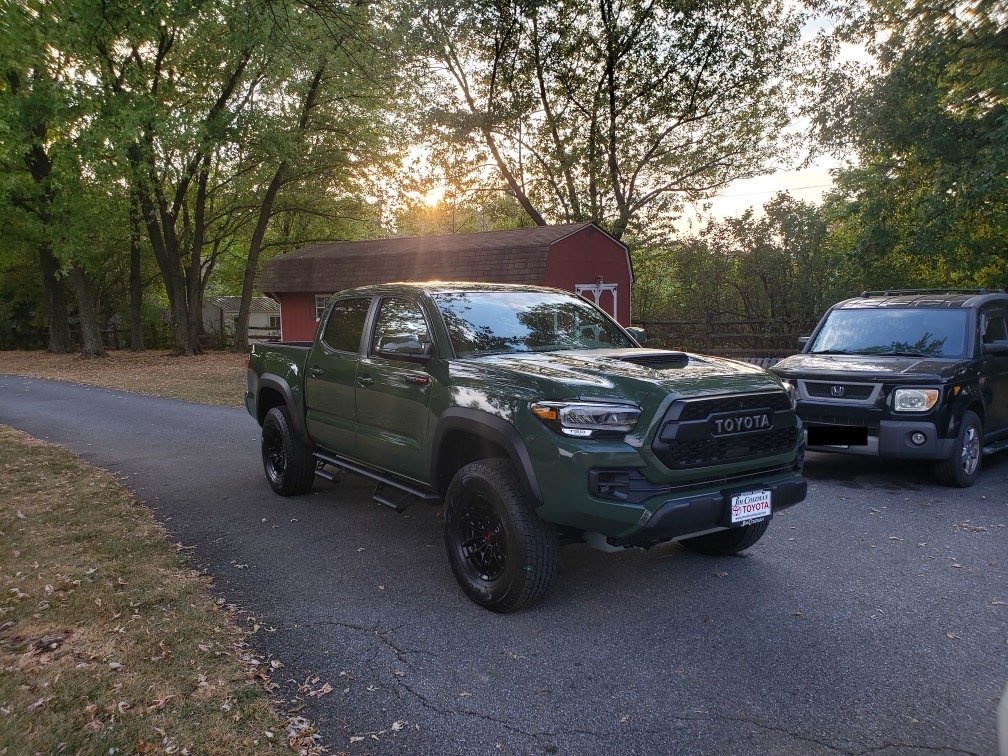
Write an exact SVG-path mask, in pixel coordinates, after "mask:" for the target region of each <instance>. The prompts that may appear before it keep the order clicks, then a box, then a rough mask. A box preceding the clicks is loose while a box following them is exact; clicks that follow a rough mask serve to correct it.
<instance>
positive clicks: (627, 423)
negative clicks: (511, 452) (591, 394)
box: [530, 402, 641, 438]
mask: <svg viewBox="0 0 1008 756" xmlns="http://www.w3.org/2000/svg"><path fill="white" fill-rule="evenodd" d="M530 409H531V410H532V414H533V415H535V416H536V417H538V418H539V419H540V420H542V421H543V422H544V423H546V425H548V426H550V427H551V428H552V429H553V430H555V431H558V432H559V433H563V434H564V435H565V436H574V437H575V438H592V437H594V436H597V435H607V434H609V433H611V434H614V435H616V434H623V433H629V432H630V431H631V430H632V429H633V427H634V426H635V425H636V424H637V421H638V420H639V419H640V414H641V411H640V408H639V407H635V406H634V405H632V404H604V403H601V402H536V403H534V404H532V405H531V407H530Z"/></svg>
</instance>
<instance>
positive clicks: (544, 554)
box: [444, 459, 557, 613]
mask: <svg viewBox="0 0 1008 756" xmlns="http://www.w3.org/2000/svg"><path fill="white" fill-rule="evenodd" d="M444 519H445V525H444V527H445V531H444V532H445V550H446V551H447V553H448V562H449V563H450V564H451V568H452V572H453V573H454V574H455V579H456V580H457V581H458V584H459V586H461V588H462V590H463V591H465V593H466V595H467V596H468V597H469V598H470V599H472V600H473V601H474V602H476V603H477V604H479V605H480V606H483V607H485V608H487V609H490V610H491V611H494V612H501V613H505V612H514V611H517V610H518V609H521V608H522V607H525V606H528V605H529V604H531V603H532V602H534V601H536V600H537V599H539V598H541V597H542V595H543V594H545V593H546V590H547V589H548V588H549V585H550V583H551V582H552V580H553V575H554V573H555V572H556V549H557V538H556V532H555V530H554V528H553V526H551V525H549V524H548V523H546V522H543V521H542V520H540V519H539V517H538V516H537V515H536V513H535V509H534V507H533V505H532V502H531V501H530V496H529V494H528V493H527V491H526V490H525V487H524V486H523V485H522V483H521V481H520V480H519V478H518V475H517V473H516V472H515V468H514V465H512V463H511V461H510V460H507V459H482V460H477V461H476V462H470V463H469V464H467V465H466V466H465V467H463V468H462V469H461V470H459V471H458V472H457V473H455V477H454V478H452V482H451V484H450V485H449V486H448V491H447V493H446V494H445V514H444Z"/></svg>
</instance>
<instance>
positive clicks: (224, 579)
mask: <svg viewBox="0 0 1008 756" xmlns="http://www.w3.org/2000/svg"><path fill="white" fill-rule="evenodd" d="M0 422H2V423H5V424H8V425H12V426H14V427H18V428H22V429H24V430H26V431H28V432H29V433H31V434H33V435H35V436H37V437H39V438H43V439H47V440H49V441H52V442H55V443H58V444H62V445H64V446H67V447H69V448H70V449H72V450H74V451H76V452H77V453H79V454H80V455H81V456H82V457H83V458H84V459H85V460H87V461H88V462H91V463H93V464H97V465H100V466H102V467H105V468H108V469H110V470H112V471H114V472H115V473H117V474H118V476H119V477H120V479H121V480H122V481H123V482H124V484H125V485H127V486H128V487H129V488H131V489H132V490H133V491H135V492H136V494H137V496H138V497H139V498H140V499H141V500H143V501H145V502H146V503H147V504H148V505H150V506H151V507H152V508H153V509H154V511H155V513H156V514H157V516H158V517H159V519H161V521H162V522H164V523H165V524H166V526H167V527H168V529H169V531H170V532H171V534H172V538H173V539H174V540H177V541H180V542H181V543H182V544H184V545H185V546H187V547H192V548H191V549H189V550H187V553H188V554H189V555H190V557H191V558H192V560H193V561H194V562H195V563H196V564H197V565H198V566H200V567H202V568H204V569H205V570H206V571H207V572H208V573H209V574H210V575H211V576H212V577H213V578H214V581H215V595H216V596H219V597H221V598H222V599H223V600H224V601H225V602H227V603H233V604H236V605H237V606H239V607H241V609H242V610H243V612H244V614H240V615H239V617H240V618H242V617H243V618H244V619H243V624H244V625H245V626H246V627H248V628H249V629H253V628H255V627H256V625H258V628H259V629H258V630H257V631H256V632H254V633H253V635H252V638H251V643H252V646H253V648H254V649H255V650H256V651H257V652H258V654H259V655H261V656H262V657H263V658H269V659H275V660H277V661H279V662H281V663H282V664H283V666H282V667H281V668H279V669H277V670H275V671H274V672H273V673H272V677H273V679H274V681H275V682H277V683H279V684H280V688H279V690H278V691H277V695H279V696H281V697H282V698H283V699H284V701H285V706H286V707H288V708H292V709H298V707H301V706H303V709H301V710H300V713H301V714H302V715H304V716H308V717H309V718H311V719H313V720H314V721H315V722H316V724H317V725H318V727H319V729H320V731H321V733H322V735H323V737H324V739H325V741H326V742H327V743H328V744H329V745H330V747H331V748H332V749H333V751H334V752H346V753H354V754H357V753H361V754H364V753H374V754H386V753H387V754H392V753H396V754H399V753H417V754H427V753H439V754H455V753H457V754H540V753H545V754H553V753H560V754H612V753H641V754H644V753H648V754H650V753H690V754H759V753H767V754H803V755H805V754H869V753H871V754H913V753H920V754H964V753H965V754H991V753H995V752H996V750H997V744H996V730H995V722H994V717H995V712H996V707H997V700H998V698H999V697H1000V695H1001V691H1002V689H1003V688H1004V685H1005V682H1006V680H1008V495H1006V491H1008V455H1001V456H1000V457H994V458H987V459H986V460H985V468H986V469H985V471H984V473H983V475H982V477H981V480H980V482H979V483H978V484H977V485H976V486H974V487H973V488H970V489H966V490H955V489H949V488H942V487H939V486H937V485H935V484H933V483H932V482H931V479H930V477H929V469H928V468H927V466H926V465H911V464H907V465H903V464H893V463H889V462H880V461H878V460H871V459H858V458H854V457H841V456H827V455H810V460H809V463H808V467H807V470H806V472H807V475H808V477H809V480H810V493H809V498H808V500H807V501H806V502H804V503H803V504H800V505H798V506H797V507H795V508H793V509H791V510H788V511H786V512H783V513H781V514H780V515H779V516H778V517H777V518H776V519H775V521H774V522H773V524H772V525H771V527H770V530H769V531H768V533H767V535H766V536H765V537H764V538H763V540H762V541H760V543H759V544H757V545H756V546H755V547H753V548H752V549H751V550H750V551H749V552H748V553H747V554H746V555H744V556H742V557H727V558H710V557H703V556H699V555H695V554H690V553H688V552H685V551H684V550H682V549H681V548H679V547H678V546H676V545H674V544H668V545H664V546H660V547H657V548H655V549H652V550H651V551H648V552H644V551H628V552H621V553H616V554H604V553H600V552H596V551H593V550H591V549H589V548H588V547H587V546H569V547H566V548H564V549H562V550H561V554H560V570H559V575H558V577H557V580H556V581H555V583H554V585H553V587H552V589H551V590H550V592H549V593H548V594H547V595H546V597H545V598H544V600H543V601H542V602H540V603H539V604H537V605H536V606H534V607H532V608H530V609H529V610H526V611H524V612H521V613H518V614H514V615H507V616H499V615H495V614H492V613H490V612H487V611H485V610H482V609H480V608H478V607H476V606H475V605H474V604H471V603H470V602H469V601H468V600H466V599H465V597H464V596H463V594H462V593H461V591H460V589H459V588H458V587H457V586H456V584H455V581H454V579H453V577H452V574H451V570H450V568H449V567H448V563H447V560H446V558H445V555H444V547H443V542H442V537H441V519H440V510H439V509H437V508H432V507H429V506H427V505H423V504H417V505H414V506H413V507H411V508H410V509H408V510H407V511H406V512H405V513H404V514H402V515H400V514H396V513H395V512H393V511H392V510H391V509H388V508H386V507H382V506H380V505H378V504H375V503H374V502H372V501H371V500H370V493H371V486H370V485H369V484H368V483H367V482H366V481H365V480H363V479H362V478H358V477H355V476H347V477H345V478H344V480H343V481H342V482H341V483H339V484H337V485H333V484H330V483H328V482H325V481H321V480H319V481H318V482H317V483H316V486H315V489H314V491H313V492H312V493H311V494H309V495H307V496H304V497H300V498H296V499H282V498H280V497H277V496H275V495H274V494H273V493H272V491H271V490H270V489H269V486H268V485H267V484H266V481H265V479H264V477H263V474H262V467H261V462H260V458H259V452H258V438H259V428H258V426H257V425H256V423H255V421H254V420H253V419H252V418H251V417H249V416H248V415H247V414H246V413H245V411H244V410H242V409H230V408H222V407H211V406H205V405H198V404H190V403H184V402H177V401H172V400H168V399H159V398H154V397H146V396H139V395H135V394H130V393H127V392H121V391H113V390H107V389H99V388H93V387H84V386H75V385H72V384H66V383H58V382H53V381H45V380H39V379H30V378H21V377H15V376H5V375H0ZM316 678H317V680H316ZM305 683H308V685H305ZM326 683H328V684H329V686H331V692H327V693H322V694H318V695H312V696H309V695H307V694H306V693H305V691H307V690H309V689H311V690H315V691H318V690H324V687H323V686H325V684H326ZM299 687H300V690H301V693H300V694H299Z"/></svg>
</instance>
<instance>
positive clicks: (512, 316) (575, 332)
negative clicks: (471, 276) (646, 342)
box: [434, 291, 636, 357]
mask: <svg viewBox="0 0 1008 756" xmlns="http://www.w3.org/2000/svg"><path fill="white" fill-rule="evenodd" d="M434 301H435V303H436V304H437V307H438V310H439V311H440V312H441V317H442V318H443V319H444V323H445V327H446V328H447V329H448V337H449V338H450V339H451V343H452V346H453V347H454V348H455V354H456V355H458V356H459V357H471V356H479V355H486V354H506V353H509V352H551V351H555V350H559V349H603V348H604V349H609V348H614V347H633V346H636V344H634V343H633V342H632V341H631V340H630V338H629V337H628V336H627V335H626V334H625V333H623V331H622V330H621V329H620V328H619V327H618V326H616V325H615V324H614V323H613V322H612V321H610V320H609V319H607V318H606V317H605V316H604V315H603V314H602V313H601V312H599V311H598V310H596V309H595V308H594V307H592V306H591V305H589V304H588V303H587V302H585V301H584V300H583V299H581V298H580V297H576V296H574V295H571V294H562V293H560V292H556V293H553V292H542V291H453V292H444V293H440V294H435V295H434Z"/></svg>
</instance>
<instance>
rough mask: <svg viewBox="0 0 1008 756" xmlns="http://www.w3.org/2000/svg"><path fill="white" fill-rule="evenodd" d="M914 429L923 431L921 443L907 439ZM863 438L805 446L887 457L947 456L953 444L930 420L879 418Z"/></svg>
mask: <svg viewBox="0 0 1008 756" xmlns="http://www.w3.org/2000/svg"><path fill="white" fill-rule="evenodd" d="M914 433H921V434H923V435H924V439H925V440H924V443H923V444H915V443H914V442H913V441H912V440H911V437H912V436H913V434H914ZM806 434H807V431H806ZM867 441H868V442H867V443H866V444H850V445H841V446H819V445H809V446H808V449H809V451H821V452H839V453H841V454H859V455H863V456H870V457H886V458H889V459H947V458H948V456H949V455H950V454H951V453H952V447H953V446H954V444H955V439H954V438H941V437H940V436H939V434H938V429H937V427H936V426H935V424H934V423H928V422H920V421H916V420H881V421H879V423H878V427H877V429H876V428H869V429H868V439H867Z"/></svg>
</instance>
